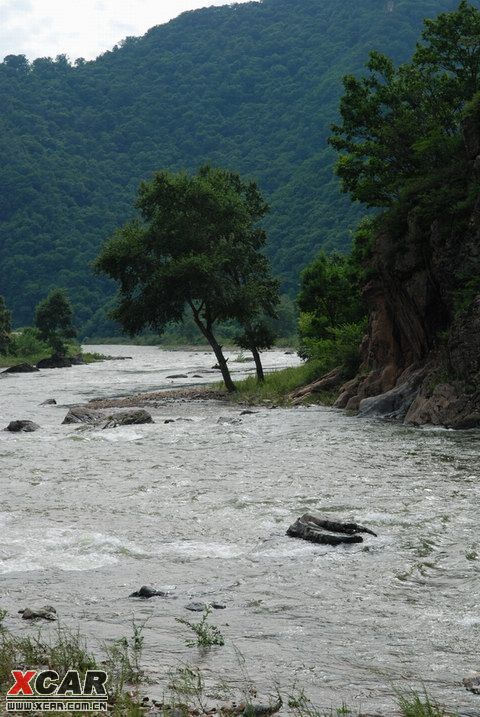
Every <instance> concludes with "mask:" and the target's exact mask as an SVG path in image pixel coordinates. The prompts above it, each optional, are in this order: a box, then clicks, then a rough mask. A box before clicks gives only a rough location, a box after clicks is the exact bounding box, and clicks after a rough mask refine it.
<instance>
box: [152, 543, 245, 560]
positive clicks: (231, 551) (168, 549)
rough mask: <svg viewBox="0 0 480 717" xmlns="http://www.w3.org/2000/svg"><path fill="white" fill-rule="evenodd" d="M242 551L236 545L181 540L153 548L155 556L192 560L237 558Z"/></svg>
mask: <svg viewBox="0 0 480 717" xmlns="http://www.w3.org/2000/svg"><path fill="white" fill-rule="evenodd" d="M244 552H245V551H244V550H242V549H241V548H239V547H238V546H236V545H228V544H225V543H199V542H196V541H193V540H192V541H190V540H182V541H175V542H172V543H163V544H160V545H157V546H155V554H158V553H162V554H163V555H181V556H187V557H190V558H194V559H199V558H225V559H227V560H228V559H229V558H237V557H239V556H240V555H243V554H244Z"/></svg>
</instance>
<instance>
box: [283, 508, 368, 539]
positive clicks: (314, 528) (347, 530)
mask: <svg viewBox="0 0 480 717" xmlns="http://www.w3.org/2000/svg"><path fill="white" fill-rule="evenodd" d="M324 531H326V532H324ZM359 533H368V534H369V535H373V536H375V537H376V533H374V532H373V530H370V529H369V528H365V527H364V526H363V525H357V523H338V522H337V521H333V520H327V519H324V518H319V517H318V516H315V515H311V514H309V513H305V515H302V516H301V518H298V519H297V520H296V521H295V523H293V525H291V526H290V527H289V528H288V530H287V535H289V536H290V537H292V538H301V539H302V540H308V541H309V542H310V543H321V544H323V545H341V544H342V543H363V538H362V536H361V535H359Z"/></svg>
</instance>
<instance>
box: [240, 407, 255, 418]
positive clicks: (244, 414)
mask: <svg viewBox="0 0 480 717" xmlns="http://www.w3.org/2000/svg"><path fill="white" fill-rule="evenodd" d="M255 413H258V411H250V409H249V408H247V409H245V411H241V413H240V415H241V416H253V415H254V414H255Z"/></svg>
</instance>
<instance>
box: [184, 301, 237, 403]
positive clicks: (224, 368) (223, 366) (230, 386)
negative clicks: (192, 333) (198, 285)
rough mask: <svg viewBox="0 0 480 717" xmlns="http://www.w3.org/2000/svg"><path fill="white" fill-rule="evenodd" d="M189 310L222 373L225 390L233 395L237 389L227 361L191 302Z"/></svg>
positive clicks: (209, 329)
mask: <svg viewBox="0 0 480 717" xmlns="http://www.w3.org/2000/svg"><path fill="white" fill-rule="evenodd" d="M189 304H190V308H191V309H192V313H193V320H194V321H195V323H196V324H197V326H198V328H199V329H200V331H201V332H202V334H203V335H204V336H205V338H206V339H207V341H208V343H209V344H210V346H211V347H212V349H213V353H214V354H215V358H216V359H217V363H218V365H219V367H220V371H221V372H222V378H223V382H224V384H225V388H226V389H227V391H228V392H229V393H234V392H235V391H236V390H237V389H236V388H235V384H234V383H233V381H232V377H231V376H230V370H229V368H228V364H227V360H226V358H225V356H224V355H223V351H222V347H221V346H220V344H219V343H218V341H217V340H216V338H215V336H214V335H213V332H212V330H211V328H209V327H208V326H205V324H204V323H203V322H202V320H201V318H200V316H199V312H198V310H197V309H196V308H195V305H194V304H193V302H189Z"/></svg>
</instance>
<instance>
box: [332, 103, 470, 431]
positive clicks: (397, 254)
mask: <svg viewBox="0 0 480 717" xmlns="http://www.w3.org/2000/svg"><path fill="white" fill-rule="evenodd" d="M478 119H479V118H478V117H470V118H469V119H468V120H466V121H465V122H464V126H463V136H464V150H463V151H464V161H465V167H466V185H468V188H466V191H465V201H464V202H463V203H462V204H461V206H459V207H457V206H456V207H455V208H452V207H451V206H445V207H444V211H442V210H440V211H437V213H436V216H435V218H434V219H433V221H432V220H431V218H430V220H429V221H428V222H427V223H426V222H425V212H421V211H419V209H418V208H416V209H412V210H411V211H410V212H409V215H408V220H407V221H406V227H405V230H404V233H403V236H401V237H400V239H399V237H398V236H395V237H394V236H392V234H391V233H390V232H389V231H381V232H380V233H379V234H378V235H377V237H376V239H375V244H374V246H373V249H372V251H371V258H370V267H369V269H370V272H369V273H370V275H371V276H374V278H373V279H371V280H370V281H369V283H368V284H367V285H366V286H365V289H364V295H365V300H366V302H367V305H368V307H369V315H370V320H369V328H368V335H367V336H366V337H365V340H364V342H363V345H362V358H363V362H362V366H361V369H360V372H359V374H358V375H357V377H356V378H354V379H353V380H351V381H349V382H348V383H347V384H345V385H344V386H343V387H342V389H341V393H340V396H339V398H338V400H337V402H336V404H335V405H336V406H337V407H341V408H347V409H349V410H354V411H358V413H359V414H360V415H382V416H386V417H390V418H396V419H400V420H403V421H404V422H405V423H407V424H412V425H421V424H434V425H443V426H447V427H451V428H472V427H477V426H480V291H479V283H480V193H479V191H478V189H479V181H480V122H479V121H478Z"/></svg>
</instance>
